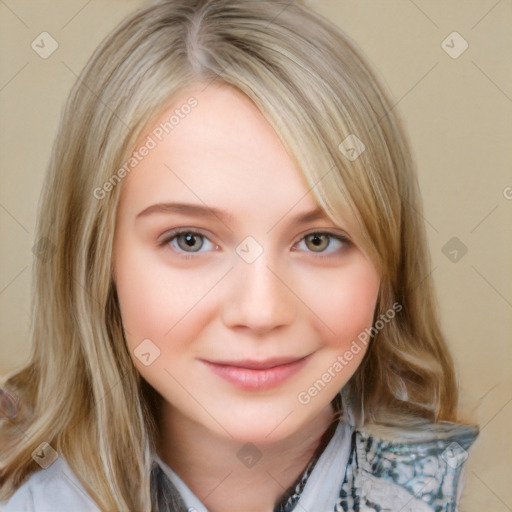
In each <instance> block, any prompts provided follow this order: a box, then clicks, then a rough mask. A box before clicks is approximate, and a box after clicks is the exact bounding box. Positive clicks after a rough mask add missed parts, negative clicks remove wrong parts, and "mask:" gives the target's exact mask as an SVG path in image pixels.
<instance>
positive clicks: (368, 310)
mask: <svg viewBox="0 0 512 512" xmlns="http://www.w3.org/2000/svg"><path fill="white" fill-rule="evenodd" d="M191 95H193V96H194V97H195V98H196V99H197V101H198V105H197V107H195V108H194V109H193V110H192V111H191V113H190V114H189V115H188V116H186V117H185V118H184V119H182V120H180V123H179V125H177V126H176V127H175V128H174V129H173V131H172V132H171V133H170V134H169V135H167V136H166V137H165V138H164V139H163V140H162V141H161V142H159V143H158V145H157V146H156V147H155V148H153V149H152V150H151V151H150V152H149V154H148V155H147V156H146V157H144V159H142V161H141V162H140V163H139V164H138V165H137V167H136V169H135V170H133V171H132V172H131V173H130V174H129V175H128V176H127V177H126V178H125V179H124V181H123V183H122V191H121V198H120V204H119V208H118V213H117V221H116V232H115V239H114V254H113V258H114V259H113V269H114V279H115V282H116V287H117V292H118V297H119V303H120V309H121V315H122V320H123V325H124V328H125V331H126V338H127V343H128V348H129V350H130V354H131V357H132V359H133V362H134V364H135V366H136V368H137V369H138V371H139V372H140V374H141V375H142V376H143V377H144V379H145V380H146V381H147V382H149V384H150V385H151V386H152V387H153V388H154V389H156V390H157V391H158V392H159V393H160V395H161V396H162V397H163V398H164V401H163V404H164V405H163V408H162V410H161V411H160V431H161V438H160V444H159V446H158V452H159V454H160V456H161V457H162V459H163V460H164V461H165V462H166V463H167V464H168V465H169V466H171V467H172V468H173V469H174V470H175V471H176V472H177V473H178V474H179V475H180V476H181V478H182V479H183V480H184V481H185V482H186V483H187V485H188V486H189V487H190V488H191V490H192V491H193V492H194V493H195V494H196V495H197V496H198V497H199V498H200V499H202V500H203V501H204V503H205V505H206V506H207V507H208V509H209V510H211V511H212V512H230V511H233V512H234V511H240V510H244V511H246V512H265V511H271V510H272V509H273V506H274V504H275V503H276V501H278V499H279V497H280V496H281V495H282V494H283V492H284V490H285V489H286V488H288V486H290V485H292V484H293V483H294V481H295V479H296V478H298V477H299V476H300V474H301V472H302V471H303V469H304V468H305V466H306V465H307V463H308V461H309V460H310V459H311V457H312V456H313V454H314V452H315V450H316V449H317V448H318V446H319V442H320V438H321V436H322V434H323V433H324V432H325V431H326V429H327V428H328V426H329V424H330V423H331V422H332V419H333V411H332V408H331V405H330V402H331V400H332V399H333V397H334V396H335V395H336V393H337V392H338V391H339V389H341V388H342V387H343V385H344V384H345V383H346V382H347V381H348V380H349V378H350V377H351V375H352V374H353V373H354V371H355V370H356V368H357V366H358V365H359V364H360V362H361V360H362V358H363V356H364V352H365V349H364V347H363V349H362V350H361V351H360V352H359V353H357V354H355V355H354V357H353V359H352V360H351V361H350V362H348V364H346V366H344V367H343V370H342V371H339V372H337V373H336V374H335V377H334V378H332V379H331V380H330V382H328V383H327V384H326V385H325V387H324V389H322V391H320V392H319V393H318V394H317V395H316V396H314V397H312V398H311V400H310V402H309V403H307V404H303V403H301V402H299V400H298V395H299V393H300V392H303V391H304V390H308V389H309V388H310V387H311V386H312V384H313V383H314V382H315V381H316V380H317V379H319V378H321V376H322V374H324V372H326V370H327V369H328V368H329V367H332V365H333V363H334V362H335V361H336V360H337V357H338V356H339V355H343V354H344V353H345V352H346V350H347V349H348V348H349V346H350V344H351V342H352V341H353V340H354V339H356V337H357V335H358V334H359V333H360V332H362V331H363V330H364V329H365V328H367V327H370V326H371V324H372V319H373V314H374V310H375V305H376V300H377V295H378V290H379V283H380V279H379V276H378V274H377V272H376V270H375V267H374V266H373V264H372V263H371V261H370V260H369V258H368V257H367V255H366V254H365V253H364V251H363V250H362V249H361V247H360V245H359V244H358V243H356V241H357V240H359V239H360V237H361V233H360V232H359V230H358V227H357V222H356V221H355V219H354V218H350V217H349V216H345V217H344V218H343V219H342V220H343V222H340V224H333V222H332V221H331V220H329V219H328V218H327V217H326V216H325V215H321V216H320V217H319V218H317V219H314V220H309V221H306V222H294V217H295V216H296V215H299V214H301V213H304V212H309V211H311V210H315V209H317V208H318V207H317V204H316V202H315V200H314V197H313V196H312V195H311V194H310V193H308V190H309V187H308V186H307V184H306V182H305V180H304V178H303V177H302V176H301V174H300V172H299V170H298V169H297V167H296V165H295V164H294V162H293V160H292V159H291V158H290V156H289V155H288V153H287V152H286V150H285V148H284V146H283V145H282V143H281V141H280V139H279V137H278V136H277V134H276V132H275V131H274V130H273V128H272V127H271V125H270V124H269V123H268V122H267V121H266V119H265V118H264V117H263V116H262V114H261V113H260V112H259V110H258V109H257V108H256V106H255V105H254V104H253V103H252V102H251V101H250V100H249V99H248V98H247V97H246V96H244V95H243V94H242V93H241V92H239V91H237V90H236V89H234V88H232V87H230V86H226V85H218V84H215V85H210V86H208V87H207V88H204V86H203V87H200V86H199V85H198V86H197V87H193V88H191V89H190V90H188V91H186V93H184V94H183V95H182V96H181V97H180V98H177V99H176V102H175V105H173V106H172V107H171V108H170V109H169V110H166V111H165V112H162V114H161V116H160V117H159V118H158V119H156V120H155V123H154V125H153V126H152V128H151V129H150V130H149V131H148V132H147V133H146V134H145V135H144V137H142V138H141V141H143V140H144V139H145V137H146V136H147V135H148V134H150V133H151V130H152V129H153V128H154V127H156V126H158V125H159V124H160V123H161V122H164V121H165V120H167V119H169V116H170V115H171V114H172V111H173V110H174V109H175V108H177V107H179V106H180V105H183V104H184V103H185V102H186V100H187V98H189V97H190V96H191ZM137 147H138V146H137ZM167 202H179V203H192V204H195V205H199V206H203V207H204V206H205V205H207V206H208V207H211V208H218V209H222V210H225V211H226V212H227V213H228V214H230V215H231V217H230V218H223V219H222V220H221V219H220V218H218V217H217V216H214V215H200V216H196V215H191V214H190V213H187V212H176V211H163V212H162V211H160V212H158V213H152V214H148V215H142V216H140V217H138V218H137V215H138V214H139V213H140V212H142V211H143V210H145V209H147V208H148V207H149V206H151V205H154V204H156V203H167ZM174 228H189V230H190V231H196V232H197V230H199V231H200V234H203V235H205V237H206V238H201V237H198V238H194V237H192V239H191V240H192V243H193V244H195V245H194V247H195V248H197V247H199V251H196V252H193V251H190V250H189V251H188V252H187V247H188V246H187V245H186V244H185V243H184V242H183V238H184V237H183V236H182V237H181V238H180V239H179V240H181V245H180V243H178V238H176V237H175V238H174V239H172V240H171V241H168V242H167V243H165V242H166V239H167V240H168V239H169V238H171V237H170V236H167V237H166V235H169V232H170V231H171V230H172V229H174ZM325 231H328V232H330V233H332V234H333V235H334V236H336V235H342V236H345V237H347V238H348V240H350V242H347V243H345V242H340V241H337V239H336V238H334V236H333V237H331V238H330V237H323V238H321V243H320V247H318V245H316V246H315V245H314V243H312V237H311V236H310V237H309V238H306V235H308V234H311V233H314V232H325ZM248 236H251V237H253V238H254V240H256V241H257V244H259V246H260V247H261V248H262V250H263V252H262V253H261V255H260V256H259V257H258V258H256V259H255V260H254V261H253V262H251V263H247V262H246V261H245V260H244V259H243V258H242V257H240V256H239V254H237V252H236V249H237V246H238V245H239V244H240V242H242V241H243V240H244V239H245V238H246V237H248ZM316 241H317V242H318V239H316ZM162 242H163V244H162V245H159V243H162ZM201 243H202V245H201ZM322 244H324V245H322ZM245 247H247V246H245ZM184 248H185V250H184ZM250 250H252V249H250ZM251 254H254V253H251ZM145 339H150V340H151V342H152V343H153V344H154V345H155V346H157V347H158V349H159V350H160V355H159V356H158V357H157V358H156V359H155V360H154V361H153V362H152V363H151V364H150V365H149V366H145V365H144V364H142V363H141V361H140V360H139V359H138V358H137V357H136V356H135V355H134V350H135V349H136V347H137V346H138V345H139V344H140V343H141V342H142V341H143V340H145ZM283 356H286V357H293V358H300V357H304V356H308V359H307V360H306V363H305V364H304V365H303V366H302V368H301V369H300V370H299V371H298V372H297V373H295V374H293V375H292V376H290V377H289V378H288V379H286V380H285V381H284V382H282V383H280V384H279V385H277V386H275V387H272V388H271V389H265V390H260V389H256V390H245V389H240V388H238V387H236V386H234V385H233V384H232V383H230V382H227V381H225V380H224V379H222V378H220V377H219V376H218V375H217V374H215V373H213V372H212V371H211V369H210V368H209V367H208V366H207V365H205V363H204V362H203V360H213V361H219V360H224V361H225V360H228V361H234V360H240V359H251V360H254V359H258V360H266V359H269V358H272V357H283ZM245 443H252V444H254V445H255V446H256V448H257V449H258V450H259V452H260V453H261V455H262V456H261V459H260V460H259V461H258V462H257V464H255V465H254V466H253V467H252V468H248V467H245V466H244V465H243V464H242V463H241V461H240V460H239V459H238V458H237V453H238V451H239V450H240V448H241V447H242V446H243V445H244V444H245Z"/></svg>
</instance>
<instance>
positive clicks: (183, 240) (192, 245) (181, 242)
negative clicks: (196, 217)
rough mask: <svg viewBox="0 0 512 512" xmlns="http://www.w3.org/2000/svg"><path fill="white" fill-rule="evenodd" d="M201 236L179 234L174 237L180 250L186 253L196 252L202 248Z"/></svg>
mask: <svg viewBox="0 0 512 512" xmlns="http://www.w3.org/2000/svg"><path fill="white" fill-rule="evenodd" d="M203 238H204V237H203V236H202V235H199V234H197V233H191V232H190V233H181V234H179V235H177V236H176V242H177V243H178V246H179V248H180V249H182V250H183V251H186V252H197V251H199V250H200V249H201V247H202V246H203V243H204V241H203Z"/></svg>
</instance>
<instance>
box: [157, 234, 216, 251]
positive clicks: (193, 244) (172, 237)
mask: <svg viewBox="0 0 512 512" xmlns="http://www.w3.org/2000/svg"><path fill="white" fill-rule="evenodd" d="M162 245H170V246H171V247H172V248H173V249H175V250H176V251H178V252H187V253H195V252H205V251H208V250H212V249H213V248H214V247H215V246H214V245H213V244H212V242H211V241H210V240H209V239H208V238H207V237H206V236H205V235H203V234H201V233H198V232H197V231H191V230H181V231H177V230H176V231H172V232H171V233H168V234H167V236H166V237H165V239H164V240H162ZM201 249H203V250H201Z"/></svg>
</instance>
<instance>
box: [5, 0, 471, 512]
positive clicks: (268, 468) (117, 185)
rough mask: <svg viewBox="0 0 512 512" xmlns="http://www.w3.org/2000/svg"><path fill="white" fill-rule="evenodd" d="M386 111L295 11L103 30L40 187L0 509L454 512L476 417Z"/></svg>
mask: <svg viewBox="0 0 512 512" xmlns="http://www.w3.org/2000/svg"><path fill="white" fill-rule="evenodd" d="M392 107H393V104H392V102H391V101H390V99H389V98H388V96H387V94H386V93H385V92H384V90H383V88H382V87H381V85H380V84H379V83H378V81H377V80H376V78H375V76H374V74H373V73H372V71H371V70H370V69H369V67H368V65H367V64H366V62H365V61H364V59H363V58H362V57H361V55H360V54H359V52H358V51H356V49H355V48H354V47H353V46H352V44H351V43H350V42H349V41H348V40H347V39H346V37H345V36H344V35H343V34H342V33H341V32H340V30H339V29H338V28H336V27H335V26H333V25H332V24H330V23H329V22H327V21H326V20H325V19H323V18H322V17H320V16H319V15H316V14H314V13H313V12H311V11H309V10H307V9H306V8H305V7H303V6H301V5H299V4H298V3H297V2H291V3H290V2H281V1H257V2H252V1H243V0H213V1H206V0H161V1H158V2H156V3H152V4H151V5H149V6H148V7H146V8H143V9H141V10H140V11H138V12H136V13H135V14H134V15H133V16H131V17H130V18H128V19H127V20H126V21H124V22H123V23H122V24H121V25H120V26H119V27H118V28H117V29H116V30H115V31H114V32H113V33H112V34H111V35H110V36H109V37H108V38H107V39H106V40H105V41H104V42H103V43H102V44H101V46H100V47H99V48H98V49H97V51H96V52H95V53H94V55H93V56H92V58H91V60H90V62H89V63H88V64H87V66H86V68H85V69H84V71H83V72H82V74H81V76H80V78H79V80H78V81H77V84H76V85H75V87H74V88H73V90H72V92H71V95H70V98H69V100H68V103H67V105H66V109H65V112H64V115H63V118H62V121H61V126H60V128H59V133H58V136H57V139H56V142H55V146H54V150H53V154H52V158H51V162H50V168H49V172H48V175H47V180H46V183H45V185H44V190H43V196H42V201H41V205H40V212H39V218H38V239H39V240H40V243H42V244H44V247H45V248H46V249H45V251H44V255H45V257H44V258H39V259H38V260H36V262H35V269H34V272H35V290H34V304H33V315H34V316H33V340H34V351H33V356H32V359H31V361H30V362H29V364H28V365H27V366H26V367H25V368H23V369H21V370H19V371H17V372H15V373H13V374H12V375H10V376H8V377H7V378H6V379H4V382H3V385H2V387H3V388H4V389H5V393H9V396H13V397H16V398H17V399H19V401H20V404H21V409H20V414H19V415H18V416H17V417H16V418H14V419H12V420H10V421H4V422H3V424H2V429H1V432H2V441H1V459H0V483H1V493H2V499H3V500H4V501H3V505H2V506H3V509H2V510H6V511H14V510H17V511H18V510H34V511H37V512H39V511H43V510H52V511H54V510H77V511H86V510H87V511H97V510H104V511H126V512H128V511H147V512H150V511H152V512H156V511H197V512H205V511H209V512H231V511H244V512H272V511H276V512H278V511H279V512H289V511H292V510H296V511H309V512H332V511H369V510H370V511H372V510H373V511H380V510H401V511H405V510H408V511H412V510H415V511H432V510H434V511H443V512H445V511H446V512H447V511H453V510H455V507H456V503H457V497H458V495H459V493H460V489H461V485H460V482H459V480H460V475H461V469H462V465H463V462H464V461H465V459H466V457H467V450H468V448H469V446H470V445H471V443H472V442H473V440H474V439H475V437H476V428H474V427H470V426H464V425H461V424H458V423H456V422H455V421H456V419H457V418H456V402H457V389H456V382H455V375H454V369H453V364H452V360H451V357H450V355H449V353H448V350H447V347H446V344H445V340H444V339H443V336H442V334H441V331H440V327H439V320H438V316H437V312H436V308H435V299H434V293H433V289H432V283H431V280H430V278H429V273H430V270H429V258H428V249H427V246H426V241H425V233H424V227H423V224H422V217H421V200H420V195H419V192H418V189H417V181H416V177H415V171H414V165H413V163H412V159H411V156H410V154H409V150H408V147H407V143H406V140H405V137H404V134H403V131H402V128H401V126H400V122H399V120H398V119H397V117H396V114H395V110H394V109H393V108H392ZM5 396H7V395H5Z"/></svg>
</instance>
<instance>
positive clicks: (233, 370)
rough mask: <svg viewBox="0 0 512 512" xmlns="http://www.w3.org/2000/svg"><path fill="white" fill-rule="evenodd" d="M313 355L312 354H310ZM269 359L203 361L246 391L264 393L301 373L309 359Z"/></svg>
mask: <svg viewBox="0 0 512 512" xmlns="http://www.w3.org/2000/svg"><path fill="white" fill-rule="evenodd" d="M310 355H311V354H310ZM310 355H308V356H305V357H301V358H281V359H267V360H265V361H254V360H242V361H221V362H217V361H215V362H214V361H207V360H204V359H201V360H200V361H201V362H202V363H203V364H205V365H206V366H207V367H208V368H209V369H210V370H211V371H212V372H213V373H214V374H215V375H217V376H219V377H221V378H222V379H224V380H225V381H227V382H229V383H230V384H232V385H233V386H235V387H237V388H239V389H243V390H246V391H263V390H266V389H272V388H274V387H277V386H279V385H281V384H282V383H283V382H285V381H286V380H287V379H289V378H290V377H291V376H292V375H294V374H296V373H297V372H298V371H300V370H301V369H302V368H303V367H304V366H305V365H306V363H307V361H308V360H309V357H310Z"/></svg>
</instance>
